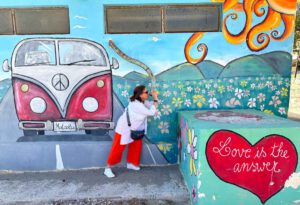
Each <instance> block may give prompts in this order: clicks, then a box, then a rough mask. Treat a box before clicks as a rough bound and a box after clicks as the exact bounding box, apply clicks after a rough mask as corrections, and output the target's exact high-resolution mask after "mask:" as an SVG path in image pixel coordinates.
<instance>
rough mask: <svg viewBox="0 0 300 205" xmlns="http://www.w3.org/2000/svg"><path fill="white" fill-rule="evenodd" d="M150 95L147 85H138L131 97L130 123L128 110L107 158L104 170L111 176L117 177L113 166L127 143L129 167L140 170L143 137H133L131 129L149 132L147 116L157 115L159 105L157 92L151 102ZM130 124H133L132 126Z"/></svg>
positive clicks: (119, 159) (118, 126)
mask: <svg viewBox="0 0 300 205" xmlns="http://www.w3.org/2000/svg"><path fill="white" fill-rule="evenodd" d="M148 97H149V92H148V90H147V88H146V86H144V85H139V86H137V87H136V88H135V89H134V92H133V95H132V96H131V97H130V102H129V104H128V107H127V110H128V115H129V119H130V123H128V119H127V118H128V117H127V113H126V111H127V110H126V111H125V112H124V113H123V114H122V115H121V117H120V118H119V120H118V122H117V127H116V130H115V137H114V141H113V143H112V147H111V150H110V153H109V156H108V159H107V167H106V168H105V170H104V174H105V175H106V176H107V177H109V178H111V177H115V175H114V173H113V172H112V170H111V167H112V166H113V165H115V164H117V163H119V162H121V160H122V154H123V151H124V149H125V148H126V145H127V144H128V153H127V168H128V169H133V170H140V167H139V164H140V155H141V151H142V139H138V140H133V139H132V138H131V130H144V131H145V134H146V133H147V117H148V116H153V115H155V113H156V110H157V106H158V98H157V92H156V91H153V92H152V97H153V102H149V101H148V100H147V99H148ZM129 124H131V126H130V127H129Z"/></svg>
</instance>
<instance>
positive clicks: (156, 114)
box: [154, 111, 161, 120]
mask: <svg viewBox="0 0 300 205" xmlns="http://www.w3.org/2000/svg"><path fill="white" fill-rule="evenodd" d="M160 117H161V112H160V111H156V112H155V114H154V119H155V120H157V119H160Z"/></svg>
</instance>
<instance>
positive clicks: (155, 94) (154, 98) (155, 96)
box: [151, 90, 158, 100]
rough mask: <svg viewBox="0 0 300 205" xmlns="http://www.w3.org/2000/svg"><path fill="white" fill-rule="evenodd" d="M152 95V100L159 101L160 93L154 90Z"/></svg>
mask: <svg viewBox="0 0 300 205" xmlns="http://www.w3.org/2000/svg"><path fill="white" fill-rule="evenodd" d="M151 95H152V98H153V100H158V97H157V96H158V92H157V91H156V90H153V91H152V92H151Z"/></svg>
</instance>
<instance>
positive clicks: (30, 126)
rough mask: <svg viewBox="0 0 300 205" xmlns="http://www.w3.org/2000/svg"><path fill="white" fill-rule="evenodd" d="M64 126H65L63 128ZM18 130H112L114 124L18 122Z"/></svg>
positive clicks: (104, 122)
mask: <svg viewBox="0 0 300 205" xmlns="http://www.w3.org/2000/svg"><path fill="white" fill-rule="evenodd" d="M64 125H65V126H64ZM19 128H20V129H23V130H45V131H66V132H67V131H76V130H98V129H108V130H112V129H114V122H108V121H83V120H81V119H79V120H77V121H68V120H65V121H50V120H47V121H20V122H19Z"/></svg>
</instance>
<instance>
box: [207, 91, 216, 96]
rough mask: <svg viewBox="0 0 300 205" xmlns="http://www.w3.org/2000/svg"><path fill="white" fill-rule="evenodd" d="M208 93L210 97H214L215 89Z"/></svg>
mask: <svg viewBox="0 0 300 205" xmlns="http://www.w3.org/2000/svg"><path fill="white" fill-rule="evenodd" d="M207 95H208V96H209V97H213V96H215V91H214V90H210V91H208V93H207Z"/></svg>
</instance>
